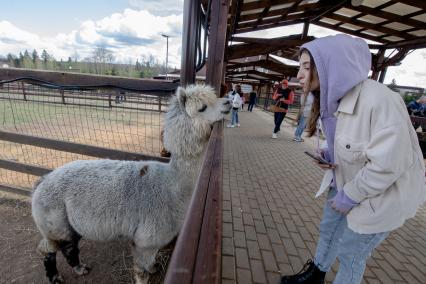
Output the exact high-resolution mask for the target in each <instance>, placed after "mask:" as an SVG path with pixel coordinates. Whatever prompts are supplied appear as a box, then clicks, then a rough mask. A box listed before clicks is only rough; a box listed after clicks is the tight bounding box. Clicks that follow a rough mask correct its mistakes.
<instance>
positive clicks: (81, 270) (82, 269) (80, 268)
mask: <svg viewBox="0 0 426 284" xmlns="http://www.w3.org/2000/svg"><path fill="white" fill-rule="evenodd" d="M73 270H74V272H75V274H77V275H78V276H83V275H87V274H89V272H90V267H88V266H87V265H86V264H80V265H77V266H75V267H73Z"/></svg>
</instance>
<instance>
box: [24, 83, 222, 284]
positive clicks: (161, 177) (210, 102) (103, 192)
mask: <svg viewBox="0 0 426 284" xmlns="http://www.w3.org/2000/svg"><path fill="white" fill-rule="evenodd" d="M229 110H230V104H229V102H227V101H226V100H225V99H218V98H216V95H215V93H214V91H213V89H212V88H210V87H207V86H190V87H188V88H186V89H183V88H179V89H178V90H177V92H176V96H175V97H174V98H172V100H171V103H170V106H169V110H168V112H167V114H166V119H165V127H164V146H165V148H166V149H167V150H168V151H170V152H171V153H172V157H171V160H170V163H168V164H166V163H160V162H155V161H148V162H147V161H144V162H134V161H113V160H96V161H75V162H71V163H69V164H66V165H64V166H62V167H60V168H58V169H56V170H54V171H52V172H51V173H49V174H48V175H46V176H45V177H43V178H42V179H41V180H40V181H39V182H38V184H36V185H35V186H34V187H35V190H34V194H33V197H32V214H33V218H34V221H35V223H36V224H37V227H38V229H39V230H40V232H41V234H42V236H43V239H42V240H41V242H40V244H39V246H38V249H39V251H40V252H42V253H43V255H44V256H45V258H44V265H45V268H46V276H47V277H48V278H49V281H50V282H51V283H62V282H63V280H62V278H61V277H60V276H59V273H58V271H57V269H56V251H58V250H61V251H62V253H63V254H64V256H65V258H66V259H67V262H68V264H69V265H71V267H73V270H74V271H75V272H76V273H77V274H79V275H83V274H87V273H88V272H89V270H88V267H86V266H85V265H84V264H80V260H79V249H78V241H79V240H80V238H81V237H83V238H85V239H89V240H95V241H109V240H115V239H123V238H124V239H128V240H131V241H132V253H133V257H134V264H135V265H134V267H135V272H136V274H135V276H136V279H137V281H141V277H140V275H141V274H142V273H143V272H144V271H148V272H154V271H153V268H154V261H155V256H156V254H157V251H158V249H160V248H161V247H163V246H165V245H166V244H168V243H169V242H170V241H171V240H172V239H173V238H174V237H175V236H176V235H177V234H178V232H179V230H180V228H181V226H182V222H183V219H184V216H185V213H186V210H187V206H188V203H189V200H190V198H191V195H192V192H193V189H194V186H195V182H196V178H197V175H198V172H199V167H198V166H199V161H200V157H201V156H202V154H203V150H204V148H205V146H206V143H207V141H208V139H209V136H210V133H211V127H212V124H213V123H214V122H215V121H218V120H221V119H222V118H223V116H224V115H225V114H227V113H228V112H229Z"/></svg>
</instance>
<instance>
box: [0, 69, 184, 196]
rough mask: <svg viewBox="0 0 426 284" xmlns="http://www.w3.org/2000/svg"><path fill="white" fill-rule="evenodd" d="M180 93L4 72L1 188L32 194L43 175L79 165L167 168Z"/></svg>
mask: <svg viewBox="0 0 426 284" xmlns="http://www.w3.org/2000/svg"><path fill="white" fill-rule="evenodd" d="M89 82H90V84H88V83H89ZM111 82H112V83H114V84H115V85H112V84H111ZM70 83H72V84H70ZM176 88H177V84H176V83H171V82H165V81H154V80H139V79H128V78H122V80H121V79H120V78H110V77H108V76H89V75H81V74H70V73H58V72H40V71H32V70H20V69H0V189H3V190H7V191H13V192H17V193H21V194H27V195H28V194H30V188H31V187H32V184H33V183H34V181H35V180H36V179H37V178H38V176H41V175H44V174H46V173H48V172H49V171H51V170H52V169H54V168H57V167H59V166H61V165H63V164H65V163H67V162H70V161H73V160H76V159H94V158H110V159H122V160H147V159H149V160H158V161H164V162H167V161H168V159H165V158H161V157H160V156H159V153H160V150H161V147H162V145H161V141H160V133H161V128H162V125H163V113H164V112H165V111H166V110H167V105H168V100H169V98H170V95H171V94H172V93H173V92H174V90H175V89H176Z"/></svg>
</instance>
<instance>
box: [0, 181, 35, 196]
mask: <svg viewBox="0 0 426 284" xmlns="http://www.w3.org/2000/svg"><path fill="white" fill-rule="evenodd" d="M0 191H5V192H10V193H14V194H19V195H23V196H31V188H25V187H19V186H12V185H8V184H2V183H0Z"/></svg>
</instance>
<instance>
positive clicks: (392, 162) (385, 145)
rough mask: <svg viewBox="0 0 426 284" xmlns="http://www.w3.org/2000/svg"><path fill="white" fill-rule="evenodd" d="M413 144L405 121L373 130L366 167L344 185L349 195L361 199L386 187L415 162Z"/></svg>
mask: <svg viewBox="0 0 426 284" xmlns="http://www.w3.org/2000/svg"><path fill="white" fill-rule="evenodd" d="M411 147H412V146H411V141H410V134H409V129H408V126H407V124H406V123H405V122H402V123H400V124H397V125H392V126H388V127H386V128H384V129H382V130H379V131H378V132H376V133H374V134H372V137H371V140H370V142H369V143H368V145H367V147H366V151H365V154H366V158H367V161H366V163H365V165H364V167H362V168H361V169H360V170H359V172H358V173H357V174H356V176H355V178H354V179H353V180H351V181H350V182H348V183H346V184H345V185H344V186H343V190H344V191H345V193H346V195H347V196H348V197H349V198H351V199H353V200H354V201H356V202H361V201H362V200H363V199H365V198H369V197H372V196H376V195H379V194H381V193H383V192H384V191H386V190H387V189H388V188H389V187H390V186H391V185H392V184H393V183H394V182H395V181H396V180H397V179H398V178H399V177H400V176H401V175H402V174H403V173H404V172H405V171H407V169H408V168H409V167H410V166H411V164H412V163H413V162H414V161H413V158H414V157H413V155H412V149H411Z"/></svg>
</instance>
